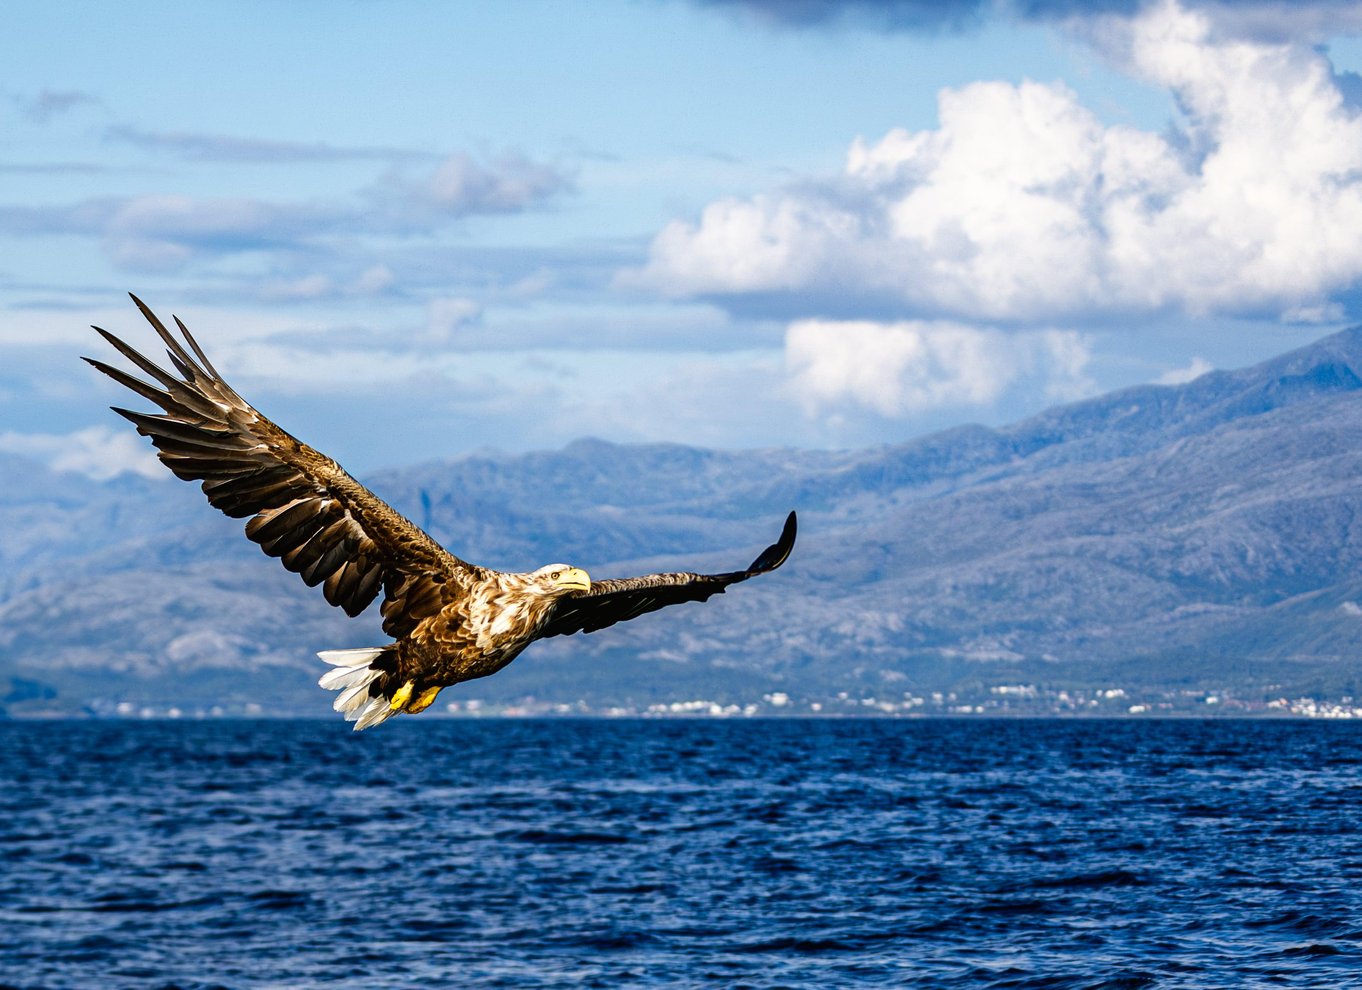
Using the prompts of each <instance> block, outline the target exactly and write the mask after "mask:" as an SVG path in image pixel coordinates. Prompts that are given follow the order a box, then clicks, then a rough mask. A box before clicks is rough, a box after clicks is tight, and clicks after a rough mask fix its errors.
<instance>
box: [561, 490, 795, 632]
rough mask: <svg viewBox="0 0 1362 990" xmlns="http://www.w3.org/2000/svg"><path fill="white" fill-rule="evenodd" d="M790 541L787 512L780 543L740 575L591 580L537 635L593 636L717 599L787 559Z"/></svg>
mask: <svg viewBox="0 0 1362 990" xmlns="http://www.w3.org/2000/svg"><path fill="white" fill-rule="evenodd" d="M794 541H795V514H794V513H793V512H791V513H790V514H789V516H788V517H786V519H785V528H784V529H783V530H782V531H781V534H780V539H778V540H776V542H775V543H773V544H771V545H770V546H769V547H767V548H766V549H765V550H763V551H762V552H761V554H759V555H758V557H757V559H756V560H754V561H752V563H751V565H750V566H748V567H747V569H746V570H741V571H729V572H728V573H726V574H691V573H688V572H681V573H674V574H645V575H643V576H642V577H634V578H616V579H612V580H606V581H592V582H591V590H590V591H577V592H573V593H572V594H570V595H565V596H564V597H563V598H560V599H559V600H558V604H557V605H556V606H555V607H554V611H553V616H552V617H551V618H550V619H549V621H548V624H547V625H546V626H545V627H544V629H543V630H542V631H541V632H540V634H539V636H540V638H543V637H546V636H566V635H569V634H571V633H579V632H595V631H596V630H597V629H604V628H605V627H606V626H613V625H614V624H615V623H616V622H624V621H625V620H627V619H632V618H634V617H635V616H638V615H642V614H643V613H645V612H653V611H656V610H657V609H659V608H666V607H667V606H668V605H678V604H680V603H681V602H702V601H704V600H705V599H707V598H709V596H710V595H715V594H721V593H722V592H723V590H724V589H725V588H727V587H728V586H729V585H730V584H736V583H737V582H739V581H746V580H747V579H748V578H750V577H756V576H757V575H758V574H765V573H767V572H768V571H774V570H775V569H776V568H777V567H779V566H780V565H781V564H783V563H785V558H787V557H788V556H790V550H791V549H792V548H793V547H794Z"/></svg>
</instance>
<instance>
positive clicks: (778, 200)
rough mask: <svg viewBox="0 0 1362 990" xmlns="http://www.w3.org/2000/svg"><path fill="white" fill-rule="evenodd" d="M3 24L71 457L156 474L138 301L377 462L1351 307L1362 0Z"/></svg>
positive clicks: (1133, 355)
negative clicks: (116, 363)
mask: <svg viewBox="0 0 1362 990" xmlns="http://www.w3.org/2000/svg"><path fill="white" fill-rule="evenodd" d="M1075 7H1079V8H1081V12H1080V13H1078V14H1075V13H1074V12H1073V9H1074V8H1075ZM1094 9H1100V12H1099V13H1092V11H1093V10H1094ZM9 14H10V16H9V17H8V26H7V30H6V32H5V33H4V37H3V38H0V122H3V123H2V124H0V450H6V451H11V452H18V453H24V454H28V455H30V456H33V457H37V458H39V459H42V460H45V461H47V462H49V463H53V464H56V465H57V466H59V467H62V468H68V469H73V470H83V471H86V472H87V473H90V474H92V475H95V476H104V475H108V474H110V473H112V472H115V471H118V470H123V469H131V470H140V471H149V472H150V471H151V470H152V469H153V468H154V465H149V464H148V460H147V454H146V452H145V449H144V448H143V447H141V446H138V444H137V443H135V442H133V440H134V438H131V437H129V436H128V434H127V431H126V430H125V429H124V428H123V424H121V422H113V421H112V420H113V417H112V415H111V414H110V413H108V412H107V410H106V409H105V406H106V405H107V404H108V403H110V402H117V401H122V399H123V397H122V396H119V395H118V394H117V391H116V389H115V388H114V387H113V386H112V385H111V384H110V383H107V382H103V381H100V380H98V379H97V377H96V376H95V375H94V373H93V372H92V371H91V370H90V369H88V368H87V367H86V366H85V365H83V364H82V363H80V362H79V361H77V360H76V358H77V356H78V355H79V354H81V353H98V352H99V350H100V348H101V347H102V344H101V343H100V342H98V341H97V340H96V339H94V338H93V335H92V334H91V333H90V331H89V330H88V326H89V324H91V323H97V324H99V325H101V326H104V327H107V328H108V329H110V330H113V331H114V332H117V333H120V334H122V335H124V336H127V337H128V338H129V339H131V340H132V341H134V342H138V343H141V344H147V345H148V346H149V339H148V332H147V331H146V329H145V328H144V327H141V326H139V325H138V317H137V315H136V313H135V311H134V310H133V309H132V307H131V306H130V304H128V302H127V300H126V296H125V295H124V293H126V292H127V291H129V290H131V291H134V292H136V293H137V294H138V295H140V296H141V297H142V298H144V299H145V300H146V301H147V302H148V303H149V304H151V305H152V306H153V307H154V308H156V309H158V310H160V311H163V313H165V314H167V315H168V314H169V313H171V312H174V313H177V314H178V315H180V316H181V317H182V318H183V319H184V320H185V321H186V322H187V323H188V324H189V325H190V327H191V328H192V329H193V330H194V331H195V332H196V334H197V336H198V337H199V339H200V341H201V342H202V343H203V344H204V346H205V347H206V348H207V349H208V350H209V353H210V354H211V355H213V357H214V360H215V363H216V364H217V365H218V367H219V368H221V369H224V370H225V371H227V372H228V373H229V374H230V376H231V377H232V379H233V381H234V383H235V384H236V385H237V387H238V389H239V390H240V391H242V392H243V393H244V394H245V395H246V396H247V397H248V398H250V399H252V400H253V401H254V402H255V403H256V404H257V405H258V406H259V407H260V408H261V409H262V410H263V411H264V412H265V413H266V414H268V415H270V416H272V417H273V418H275V419H276V420H278V421H280V422H281V423H282V424H283V425H284V426H285V427H286V428H288V429H290V430H292V431H293V432H295V433H297V434H299V435H301V436H302V437H303V438H304V439H307V440H309V441H310V442H312V443H313V444H314V445H316V446H318V447H320V448H322V449H323V450H326V451H327V452H328V453H331V454H333V455H334V456H336V457H337V458H338V459H340V460H341V461H342V462H343V463H345V464H346V465H347V466H349V467H351V468H352V469H353V470H357V471H365V470H370V469H373V468H376V467H381V466H386V465H395V464H403V463H409V462H412V461H416V460H420V459H425V458H431V457H444V456H452V455H457V454H460V453H463V452H466V451H469V450H474V449H480V448H485V447H494V448H500V449H505V450H512V451H517V450H526V449H534V448H544V447H553V446H557V445H560V444H562V443H565V442H567V441H569V440H571V439H574V438H576V437H579V436H584V435H593V436H600V437H604V438H607V439H610V440H616V441H625V442H632V441H653V440H666V441H675V442H681V443H691V444H698V445H710V446H723V447H755V446H776V445H796V446H858V445H862V444H868V443H881V442H895V441H899V440H903V439H907V438H909V437H912V436H915V435H918V434H920V433H923V432H926V431H929V430H933V429H938V428H942V427H945V426H950V425H953V424H957V423H961V422H970V421H973V422H984V423H993V424H996V423H1001V422H1006V421H1008V420H1011V419H1015V418H1018V417H1020V416H1023V415H1026V414H1028V413H1031V412H1035V411H1037V410H1039V409H1041V408H1044V407H1045V406H1047V405H1050V404H1053V403H1054V402H1057V401H1064V400H1068V399H1075V398H1081V397H1083V396H1085V395H1091V394H1095V393H1097V392H1101V391H1105V390H1108V389H1111V388H1115V387H1120V386H1123V385H1130V384H1136V383H1142V382H1151V381H1168V382H1173V381H1180V380H1185V379H1187V378H1189V377H1191V376H1193V375H1195V374H1197V373H1199V372H1201V371H1204V370H1206V369H1208V368H1211V367H1233V366H1238V365H1243V364H1248V363H1251V362H1253V361H1256V360H1259V359H1261V358H1264V357H1267V356H1270V355H1272V354H1275V353H1278V352H1280V351H1282V350H1286V349H1288V348H1290V347H1292V346H1296V345H1298V344H1300V343H1304V342H1306V341H1308V340H1312V339H1315V338H1317V337H1319V336H1323V335H1324V334H1326V333H1328V332H1330V331H1331V330H1333V329H1336V328H1337V327H1340V326H1344V325H1348V324H1349V323H1351V322H1353V321H1356V320H1357V319H1359V298H1362V297H1359V295H1358V292H1357V290H1358V286H1359V279H1362V119H1360V118H1359V102H1362V80H1359V77H1358V75H1357V72H1358V70H1362V44H1359V41H1358V37H1357V33H1358V31H1359V29H1362V14H1359V12H1358V10H1357V8H1356V5H1355V4H1345V3H1338V2H1333V0H1322V2H1317V3H1300V4H1290V5H1288V4H1279V3H1269V2H1263V3H1234V4H1213V3H1204V2H1202V3H1192V2H1190V0H1185V2H1184V3H1183V5H1178V4H1174V3H1164V2H1160V3H1147V4H1142V3H1137V2H1134V0H1130V2H1120V0H1112V2H1109V3H1105V4H1101V5H1092V4H1085V5H1075V4H1072V3H1067V2H1054V3H1047V2H1041V0H1029V2H1017V3H1011V4H995V3H987V2H984V0H961V2H956V3H939V4H922V3H914V2H895V0H860V2H854V3H844V4H831V3H824V2H820V0H799V2H795V3H785V4H774V3H769V2H765V0H707V2H700V0H637V2H593V3H584V4H550V3H520V4H480V5H475V4H438V5H437V4H418V3H403V2H384V3H377V2H356V3H320V2H293V3H287V2H285V3H279V2H274V3H235V4H220V3H217V4H205V3H185V4H178V5H170V4H149V3H137V2H131V3H126V4H120V5H116V6H114V5H106V4H71V3H60V2H58V3H43V4H37V3H23V2H20V3H18V4H15V5H13V6H12V7H11V8H10V9H9Z"/></svg>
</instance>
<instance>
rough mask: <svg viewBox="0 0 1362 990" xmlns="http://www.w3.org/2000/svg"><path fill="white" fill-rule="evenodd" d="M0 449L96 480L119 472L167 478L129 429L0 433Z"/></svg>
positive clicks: (92, 428)
mask: <svg viewBox="0 0 1362 990" xmlns="http://www.w3.org/2000/svg"><path fill="white" fill-rule="evenodd" d="M0 451H5V452H6V453H10V454H19V455H20V456H22V457H27V458H30V459H31V460H35V461H40V462H42V463H44V464H46V465H47V466H48V467H49V468H51V469H52V470H54V471H64V472H68V471H69V472H75V473H77V474H83V475H85V476H87V477H90V478H94V479H95V480H96V481H107V480H108V479H109V478H113V477H116V476H117V475H120V474H140V475H142V476H143V477H146V478H155V479H156V480H157V481H160V480H162V479H164V478H165V477H167V474H166V470H165V468H163V467H161V466H160V464H159V463H158V462H157V460H156V455H155V454H154V453H153V452H152V451H151V448H150V446H149V445H148V444H147V443H146V441H144V440H143V439H142V438H141V437H139V436H137V434H135V433H133V432H132V431H130V430H115V429H113V428H111V427H107V426H92V427H89V428H87V429H84V430H77V431H75V432H74V433H13V432H5V433H0Z"/></svg>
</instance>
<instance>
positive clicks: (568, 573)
mask: <svg viewBox="0 0 1362 990" xmlns="http://www.w3.org/2000/svg"><path fill="white" fill-rule="evenodd" d="M558 587H560V588H562V589H563V590H564V591H590V590H591V575H590V574H588V573H587V572H586V571H584V570H582V569H581V568H580V567H569V568H568V569H567V570H565V571H564V572H563V573H562V574H560V575H559V576H558Z"/></svg>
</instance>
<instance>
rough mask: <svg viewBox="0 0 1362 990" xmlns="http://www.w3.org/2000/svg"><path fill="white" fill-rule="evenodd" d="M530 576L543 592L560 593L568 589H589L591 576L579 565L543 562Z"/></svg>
mask: <svg viewBox="0 0 1362 990" xmlns="http://www.w3.org/2000/svg"><path fill="white" fill-rule="evenodd" d="M530 576H531V577H532V578H533V579H534V583H535V584H536V585H537V586H538V588H539V589H540V590H541V591H543V592H544V593H545V594H550V595H561V594H565V593H567V592H569V591H590V590H591V576H590V575H589V574H587V572H586V571H584V570H582V569H581V568H580V567H572V566H570V565H568V564H545V565H544V566H543V567H541V568H539V570H537V571H535V572H534V573H533V574H532V575H530Z"/></svg>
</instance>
